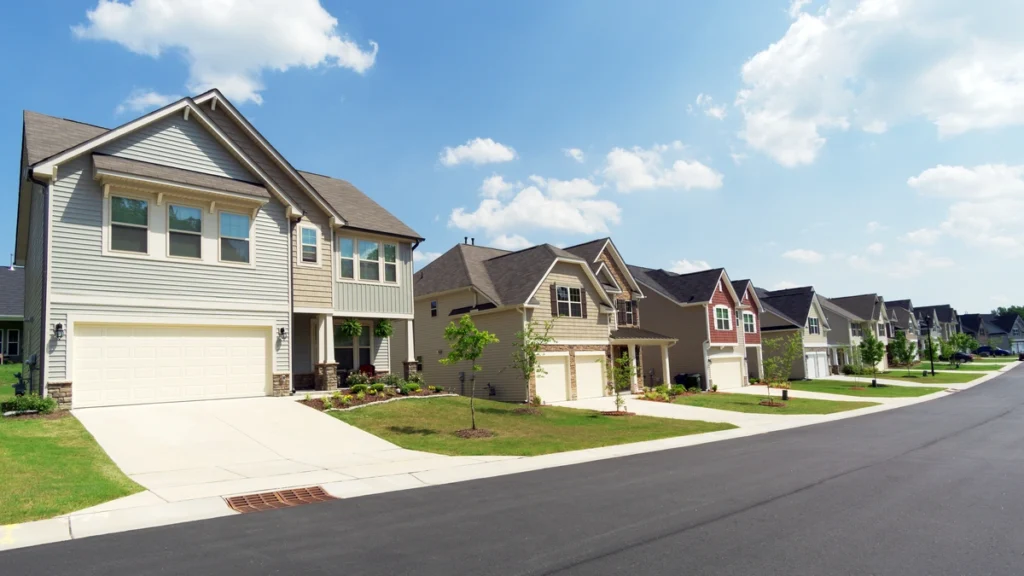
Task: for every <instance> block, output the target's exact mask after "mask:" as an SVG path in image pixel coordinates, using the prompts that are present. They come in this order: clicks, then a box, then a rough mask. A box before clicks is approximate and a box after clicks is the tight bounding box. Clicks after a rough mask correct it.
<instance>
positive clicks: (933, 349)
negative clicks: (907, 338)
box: [921, 338, 942, 362]
mask: <svg viewBox="0 0 1024 576" xmlns="http://www.w3.org/2000/svg"><path fill="white" fill-rule="evenodd" d="M929 341H930V342H931V346H925V347H924V349H923V350H921V359H922V360H929V361H932V362H935V361H936V360H938V359H939V355H940V354H941V353H942V352H941V350H942V341H941V340H937V339H935V338H932V339H931V340H925V343H927V342H929Z"/></svg>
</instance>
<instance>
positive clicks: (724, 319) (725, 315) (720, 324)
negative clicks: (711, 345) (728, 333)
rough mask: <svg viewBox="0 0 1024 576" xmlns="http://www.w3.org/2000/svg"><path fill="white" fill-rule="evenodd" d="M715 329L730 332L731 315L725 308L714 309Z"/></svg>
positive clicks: (717, 307)
mask: <svg viewBox="0 0 1024 576" xmlns="http://www.w3.org/2000/svg"><path fill="white" fill-rule="evenodd" d="M715 329H716V330H732V314H730V313H729V309H728V308H726V307H725V306H716V307H715Z"/></svg>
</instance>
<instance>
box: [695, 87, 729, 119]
mask: <svg viewBox="0 0 1024 576" xmlns="http://www.w3.org/2000/svg"><path fill="white" fill-rule="evenodd" d="M695 103H696V104H697V108H698V109H700V110H702V111H703V112H704V115H705V116H709V117H711V118H714V119H715V120H725V116H726V110H725V104H719V105H718V106H715V99H714V98H712V97H711V96H708V95H707V94H704V93H701V94H697V100H695ZM689 109H690V110H692V107H691V108H689Z"/></svg>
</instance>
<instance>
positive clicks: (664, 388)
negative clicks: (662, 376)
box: [654, 384, 668, 395]
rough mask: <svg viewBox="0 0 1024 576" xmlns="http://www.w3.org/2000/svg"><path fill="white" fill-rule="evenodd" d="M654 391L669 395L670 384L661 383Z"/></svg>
mask: <svg viewBox="0 0 1024 576" xmlns="http://www.w3.org/2000/svg"><path fill="white" fill-rule="evenodd" d="M654 391H655V392H657V393H658V394H666V395H667V394H668V386H666V385H664V384H659V385H657V386H655V387H654Z"/></svg>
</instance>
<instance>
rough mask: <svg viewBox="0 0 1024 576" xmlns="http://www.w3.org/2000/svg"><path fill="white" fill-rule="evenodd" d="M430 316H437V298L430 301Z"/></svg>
mask: <svg viewBox="0 0 1024 576" xmlns="http://www.w3.org/2000/svg"><path fill="white" fill-rule="evenodd" d="M430 317H431V318H436V317H437V300H431V301H430Z"/></svg>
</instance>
